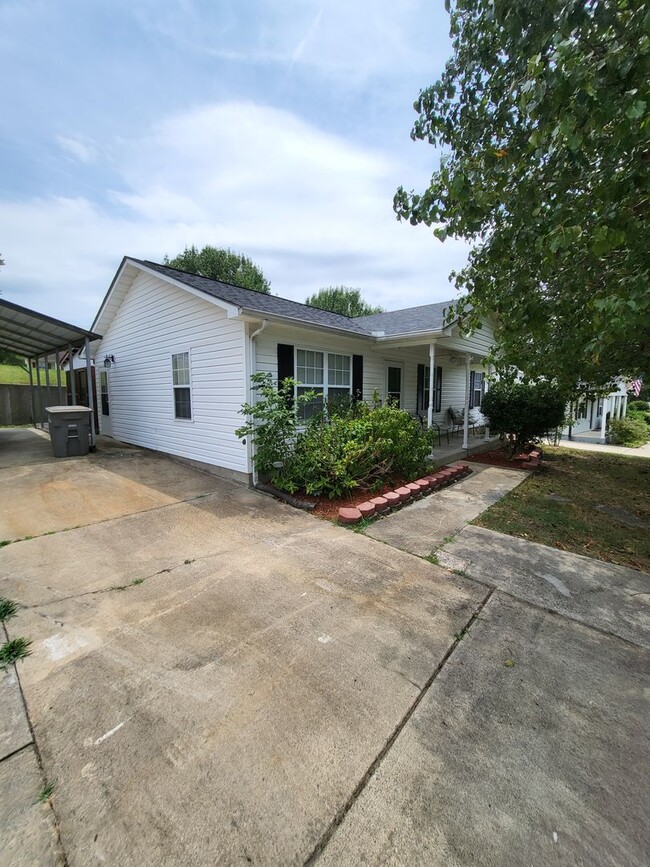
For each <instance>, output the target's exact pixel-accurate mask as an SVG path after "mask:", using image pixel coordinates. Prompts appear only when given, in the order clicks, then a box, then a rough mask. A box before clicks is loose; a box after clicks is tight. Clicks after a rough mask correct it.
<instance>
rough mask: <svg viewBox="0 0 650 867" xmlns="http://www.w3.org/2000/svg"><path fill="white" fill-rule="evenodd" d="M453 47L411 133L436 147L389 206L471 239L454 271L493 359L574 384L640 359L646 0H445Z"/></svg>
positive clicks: (644, 340)
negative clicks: (488, 337) (418, 176)
mask: <svg viewBox="0 0 650 867" xmlns="http://www.w3.org/2000/svg"><path fill="white" fill-rule="evenodd" d="M450 6H451V35H452V38H453V55H452V57H451V58H450V60H449V61H448V62H447V64H446V66H445V69H444V72H443V74H442V76H441V78H440V79H439V80H438V81H437V82H436V83H435V84H434V85H433V86H431V87H429V88H428V89H427V90H424V91H422V92H421V93H420V96H419V98H418V100H417V101H416V103H415V106H414V107H415V110H416V111H417V112H418V114H419V117H418V119H417V121H416V123H415V125H414V127H413V131H412V134H411V136H412V138H413V139H414V140H417V139H420V140H424V141H428V142H429V143H430V144H433V145H436V146H438V147H441V148H443V153H444V156H443V157H442V159H441V161H440V166H439V168H438V170H437V171H436V172H435V173H434V174H433V177H432V179H431V184H430V186H429V187H428V188H427V189H426V190H425V191H424V192H423V193H422V194H417V193H414V192H411V193H407V192H406V191H405V190H404V189H403V188H400V189H399V190H398V191H397V194H396V196H395V202H394V207H395V211H396V213H397V215H398V218H402V219H408V220H410V222H411V223H413V224H418V223H425V224H427V225H433V224H438V226H437V228H436V229H435V231H434V234H436V235H437V237H438V238H440V239H441V240H444V239H445V238H446V237H447V236H453V237H457V238H464V239H468V240H470V241H472V242H474V246H473V248H472V251H471V253H470V256H469V261H468V265H467V266H466V268H465V269H464V270H462V271H461V272H459V273H457V274H454V275H453V276H454V277H455V280H456V285H457V288H459V289H460V290H463V291H464V292H465V294H464V295H463V296H462V297H461V298H460V299H459V300H458V301H457V302H456V304H455V310H454V311H453V312H454V313H455V314H456V315H459V316H460V319H461V322H462V323H463V324H464V325H465V326H466V327H468V328H470V327H477V326H478V324H479V317H480V316H486V315H487V316H489V317H493V318H494V319H495V321H496V322H497V325H498V328H497V340H498V351H497V354H496V355H495V359H494V360H495V362H496V363H497V366H502V367H506V366H508V365H514V366H516V367H518V368H519V369H520V370H522V371H523V372H524V373H525V374H526V375H530V376H531V377H535V376H538V375H545V376H549V377H557V378H558V380H560V381H562V382H566V383H571V384H573V385H575V383H576V382H577V381H578V380H582V381H583V382H589V383H591V384H594V385H602V384H604V383H605V382H607V381H608V380H609V379H610V378H612V377H613V376H615V375H617V374H620V373H627V374H632V375H634V374H636V375H638V374H639V373H643V371H642V370H641V369H640V368H642V367H643V365H644V364H647V358H648V350H649V348H650V292H649V291H648V276H649V274H648V270H649V263H650V260H649V257H648V256H647V252H646V251H647V239H648V236H649V227H648V214H649V207H648V204H649V203H648V195H649V190H650V184H649V173H650V172H649V170H650V120H649V113H648V103H649V101H650V97H649V89H648V87H649V85H648V83H649V82H650V68H649V66H650V6H649V4H648V2H647V0H544V2H539V0H455V2H454V3H453V4H451V3H450V2H449V0H448V8H449V7H450Z"/></svg>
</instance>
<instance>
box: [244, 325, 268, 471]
mask: <svg viewBox="0 0 650 867" xmlns="http://www.w3.org/2000/svg"><path fill="white" fill-rule="evenodd" d="M268 324H269V320H268V319H262V324H261V325H260V327H259V328H258V329H256V330H255V331H253V333H252V334H251V335H250V337H249V347H248V349H249V352H248V388H247V391H248V397H247V401H246V402H247V403H250V404H252V403H253V387H252V383H251V376H252V375H253V373H254V372H255V368H256V366H257V353H256V351H255V338H256V337H257V336H258V335H259V334H261V333H262V332H263V331H264V329H265V328H266V326H267V325H268ZM247 451H248V463H249V466H250V467H251V469H252V471H253V487H255V485H256V484H257V482H258V477H257V470H256V469H255V460H254V458H255V450H254V443H253V439H252V438H251V437H248V441H247Z"/></svg>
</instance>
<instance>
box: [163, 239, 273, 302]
mask: <svg viewBox="0 0 650 867" xmlns="http://www.w3.org/2000/svg"><path fill="white" fill-rule="evenodd" d="M164 262H165V265H170V266H171V267H172V268H179V269H180V270H181V271H189V273H190V274H200V275H201V276H203V277H209V278H210V279H211V280H221V281H222V282H224V283H233V284H234V285H235V286H243V287H244V289H253V290H254V291H255V292H264V293H265V294H268V293H269V292H270V291H271V284H270V283H269V281H268V280H267V279H266V277H265V276H264V273H263V271H262V269H261V268H260V267H259V266H258V265H256V264H255V263H254V262H253V261H252V259H249V258H248V256H244V255H243V254H242V253H235V252H233V251H232V250H230V249H228V250H224V249H220V248H218V247H210V246H206V247H203V248H202V249H201V250H198V249H197V248H196V247H195V246H194V245H192V246H191V247H186V248H185V249H184V250H183V252H182V253H179V254H178V255H177V256H174V258H173V259H170V258H169V257H168V256H165V259H164Z"/></svg>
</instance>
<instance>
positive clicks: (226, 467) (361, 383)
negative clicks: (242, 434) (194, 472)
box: [92, 258, 492, 481]
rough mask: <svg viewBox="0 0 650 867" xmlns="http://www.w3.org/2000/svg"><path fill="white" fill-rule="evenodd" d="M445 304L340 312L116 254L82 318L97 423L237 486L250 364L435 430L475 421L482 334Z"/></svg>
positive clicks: (244, 451) (246, 466)
mask: <svg viewBox="0 0 650 867" xmlns="http://www.w3.org/2000/svg"><path fill="white" fill-rule="evenodd" d="M448 306H449V302H446V303H439V304H427V305H424V306H422V307H413V308H410V309H408V310H397V311H394V312H392V313H378V314H374V315H372V316H362V317H359V318H355V319H350V318H348V317H346V316H341V315H339V314H336V313H330V312H327V311H324V310H318V309H317V308H314V307H308V306H306V305H304V304H299V303H298V302H296V301H289V300H287V299H284V298H278V297H277V296H274V295H264V294H261V293H259V292H253V291H251V290H249V289H242V288H240V287H238V286H232V285H230V284H227V283H221V282H219V281H216V280H209V279H207V278H205V277H199V276H196V275H194V274H189V273H187V272H184V271H178V270H176V269H175V268H170V267H167V266H164V265H157V264H155V263H153V262H146V261H140V260H138V259H131V258H125V259H124V260H123V261H122V264H121V265H120V267H119V269H118V271H117V274H116V275H115V278H114V279H113V282H112V283H111V286H110V288H109V290H108V293H107V294H106V297H105V298H104V301H103V302H102V305H101V308H100V310H99V313H98V314H97V317H96V319H95V321H94V323H93V326H92V330H93V331H94V332H95V333H99V334H102V335H103V337H102V339H101V341H97V342H95V343H94V344H93V349H92V353H93V356H94V358H95V371H96V376H97V394H98V396H99V426H100V431H101V433H103V434H106V435H109V436H113V437H116V438H117V439H120V440H123V441H124V442H127V443H133V444H135V445H140V446H145V447H146V448H150V449H155V450H158V451H162V452H166V453H168V454H172V455H176V456H179V457H182V458H185V459H187V460H189V461H192V462H197V463H199V464H203V465H206V466H207V467H208V468H210V469H211V470H212V471H217V472H219V473H220V474H222V475H227V476H229V477H234V478H237V479H239V480H242V481H244V480H246V481H247V480H248V479H249V478H250V476H251V474H252V470H253V466H252V455H251V444H250V442H248V443H246V444H244V443H242V442H241V441H240V440H239V439H238V438H237V437H236V436H235V430H236V428H238V427H239V426H241V424H242V423H243V421H244V419H243V417H242V415H241V414H240V412H239V410H240V409H241V406H242V404H243V403H244V402H246V401H250V400H251V397H252V395H251V389H250V376H251V373H253V372H255V371H268V372H269V373H270V374H271V375H272V376H273V378H274V379H278V378H279V379H280V380H282V379H284V378H286V377H289V376H290V377H293V378H294V379H296V380H299V381H300V382H301V383H303V385H302V386H300V387H301V388H305V389H315V390H317V391H323V392H324V393H325V395H326V396H328V397H334V396H338V395H350V396H352V397H354V398H362V399H363V400H366V401H371V400H372V398H373V395H374V394H375V393H377V394H378V395H379V397H380V399H382V400H386V399H387V398H392V399H393V400H395V401H397V402H399V405H400V406H401V407H403V408H404V409H406V410H408V411H409V412H411V413H412V414H414V415H415V414H418V415H419V416H420V417H421V418H422V419H423V421H424V422H425V423H426V422H427V421H428V422H439V423H441V424H443V425H446V424H447V410H448V408H449V407H454V408H455V409H456V410H459V411H462V410H463V408H464V407H467V408H468V409H469V410H473V411H474V413H475V414H479V421H480V420H482V419H481V418H480V405H481V400H482V396H483V393H484V388H485V380H484V367H483V363H484V359H485V357H486V355H487V353H488V351H489V349H490V346H491V343H492V329H491V328H490V327H489V325H488V324H487V323H484V325H483V327H482V328H481V329H479V330H478V331H476V332H475V333H474V334H472V335H471V336H466V337H462V336H461V335H460V332H459V328H458V326H457V325H456V324H454V323H452V324H450V325H445V323H444V312H445V308H446V307H448ZM462 435H463V440H464V442H463V445H464V446H465V447H466V446H467V435H468V429H467V426H465V428H464V430H463V431H462Z"/></svg>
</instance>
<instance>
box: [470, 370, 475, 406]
mask: <svg viewBox="0 0 650 867" xmlns="http://www.w3.org/2000/svg"><path fill="white" fill-rule="evenodd" d="M474 379H475V375H474V371H473V370H470V372H469V408H470V409H474Z"/></svg>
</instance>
